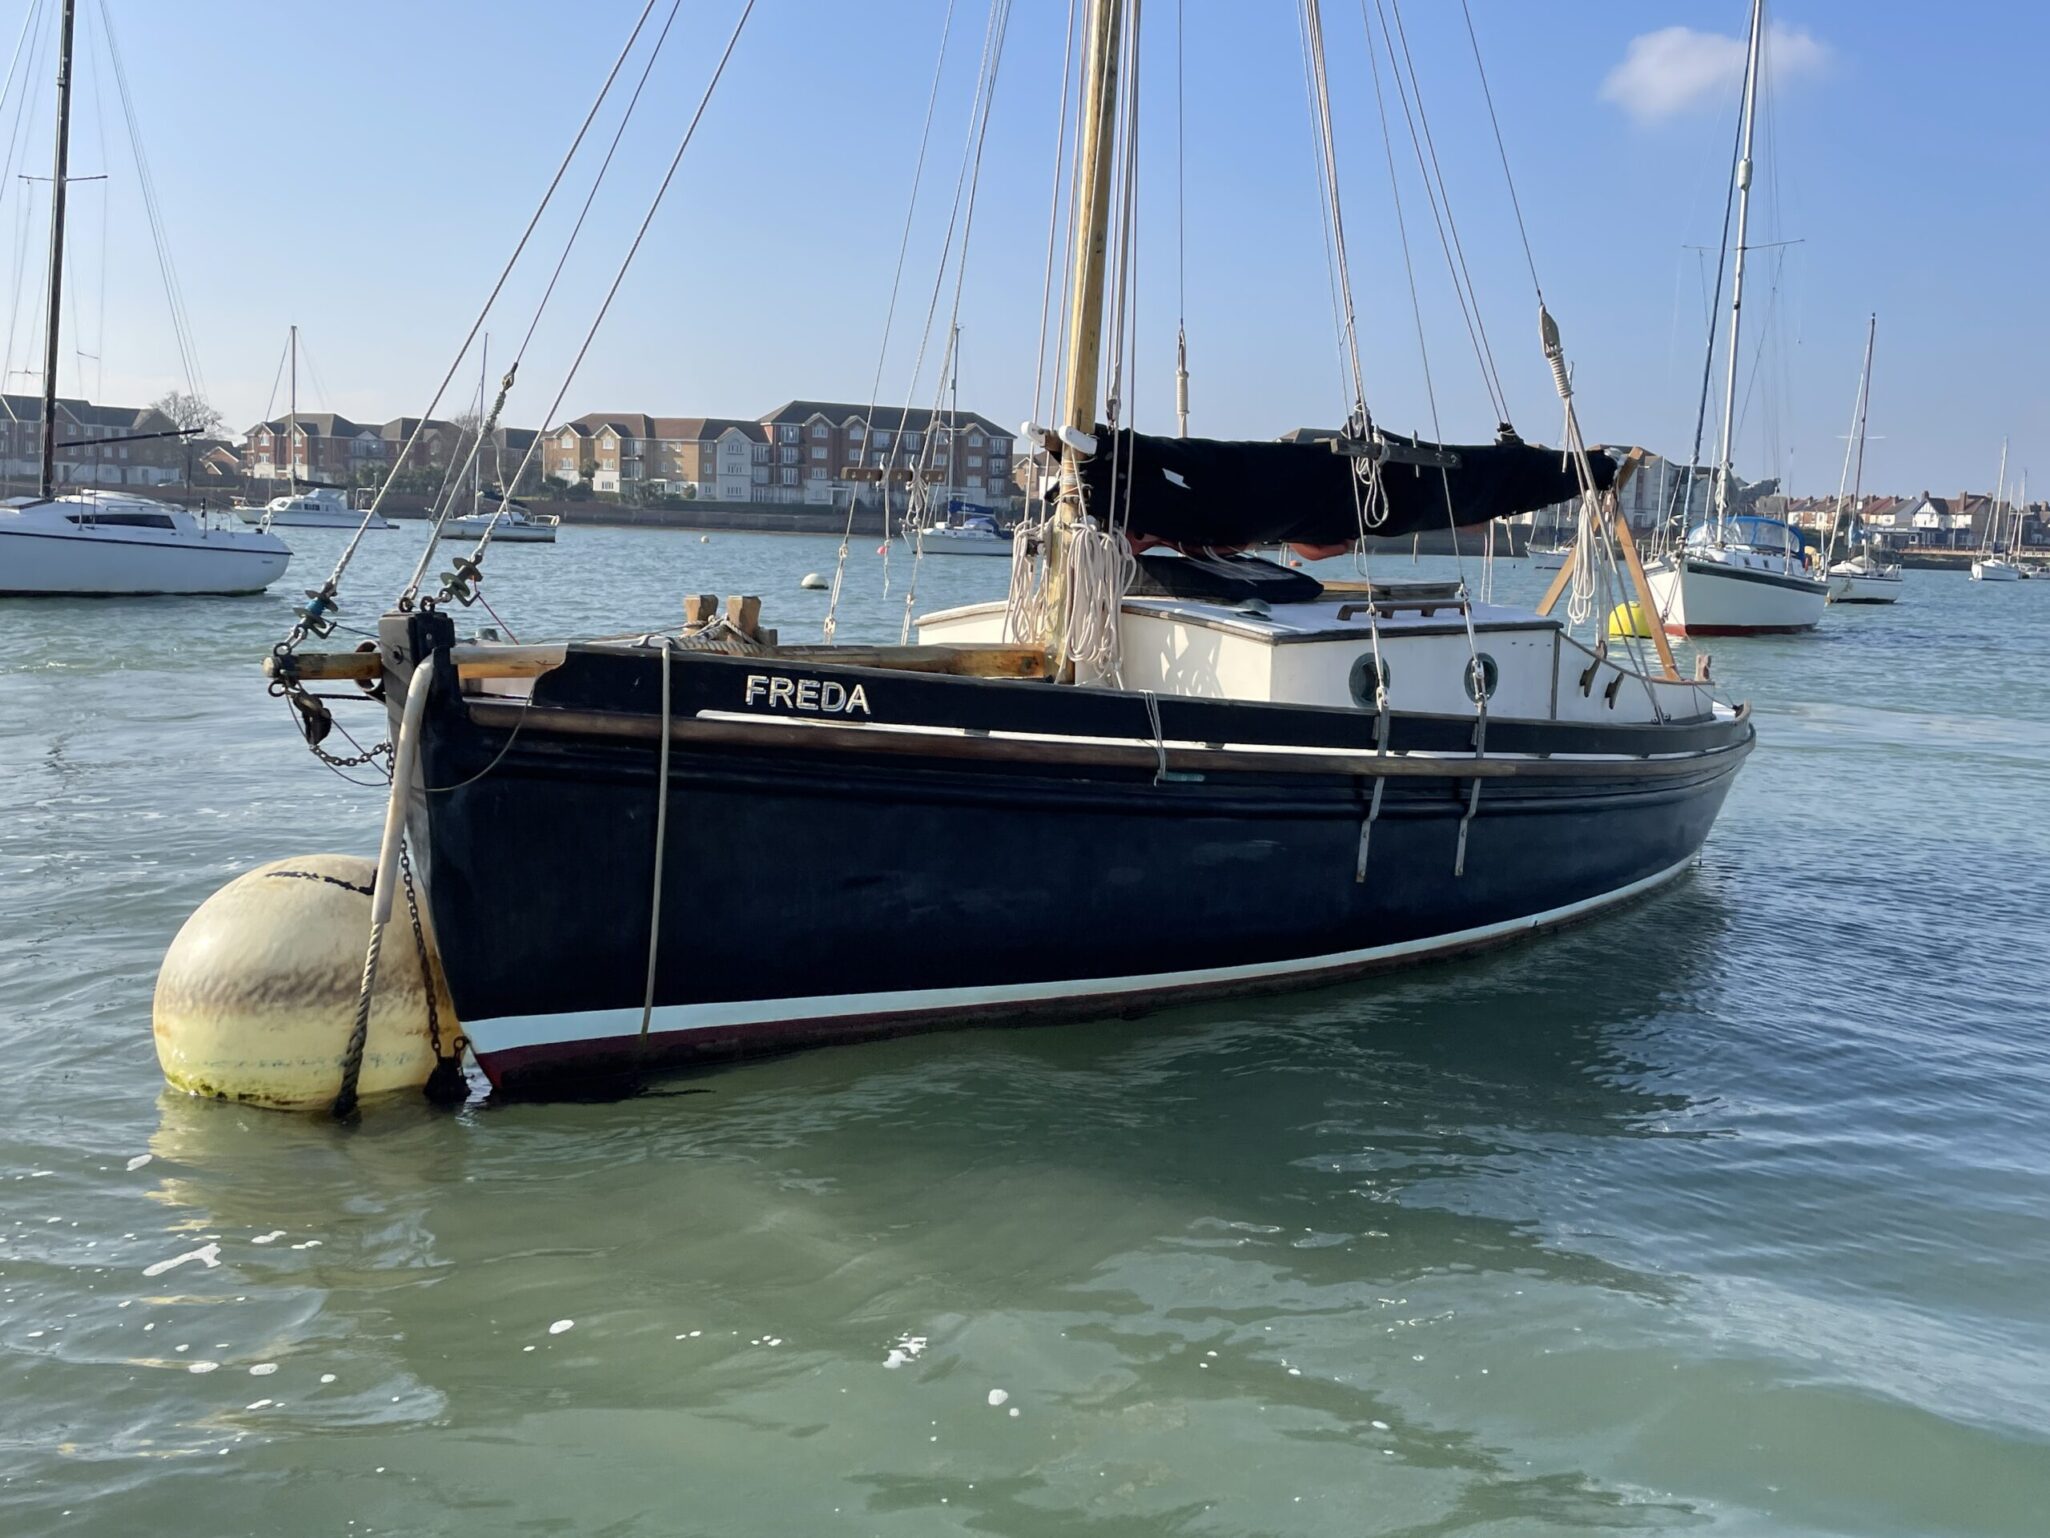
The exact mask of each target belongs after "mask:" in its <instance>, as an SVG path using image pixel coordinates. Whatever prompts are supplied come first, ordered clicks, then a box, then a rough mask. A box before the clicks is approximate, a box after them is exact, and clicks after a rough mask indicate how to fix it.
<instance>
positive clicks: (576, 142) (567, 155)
mask: <svg viewBox="0 0 2050 1538" xmlns="http://www.w3.org/2000/svg"><path fill="white" fill-rule="evenodd" d="M654 9H655V0H645V4H643V6H642V7H641V14H640V15H639V17H637V18H636V19H635V21H634V25H633V30H632V31H631V32H629V33H628V34H627V39H626V43H625V45H624V46H623V47H622V48H621V49H620V51H619V56H618V57H617V58H616V59H614V60H613V61H612V68H611V69H610V70H609V71H607V73H606V76H605V80H604V83H603V84H601V85H600V86H599V87H598V94H597V96H596V97H595V98H594V99H593V100H592V102H591V106H590V110H589V111H587V112H586V113H585V114H584V120H583V122H582V123H581V124H580V125H579V126H578V128H577V132H576V137H575V138H573V139H571V140H570V145H569V148H568V149H567V150H566V151H564V153H563V157H562V161H561V163H560V164H559V165H557V166H556V168H555V175H554V176H553V177H551V178H550V179H549V182H548V186H547V188H546V189H545V190H544V191H543V192H542V194H541V200H540V202H539V203H537V204H536V205H535V207H534V212H533V214H532V215H531V216H530V217H529V218H528V220H527V227H526V229H525V230H523V231H522V232H521V233H520V238H519V240H518V242H517V243H515V245H514V246H513V251H512V255H511V256H509V257H507V258H506V262H505V266H504V267H503V268H502V269H500V271H499V274H498V281H497V282H495V283H494V284H492V286H491V292H490V293H489V294H488V295H486V296H485V300H484V304H483V307H482V308H481V309H480V310H479V311H478V313H477V319H476V320H475V322H474V323H472V325H471V327H470V331H469V334H468V335H467V336H465V337H464V338H463V345H462V348H461V350H460V351H458V353H457V354H456V358H455V361H454V362H453V363H451V364H450V365H449V368H448V373H447V374H445V375H444V376H443V377H442V381H441V386H440V388H439V389H437V390H436V391H435V392H434V399H433V400H431V401H429V402H428V404H427V410H426V411H425V412H423V413H422V414H421V418H420V426H419V427H415V428H414V429H413V432H412V434H411V436H409V437H408V438H407V439H406V442H405V446H404V447H403V448H401V449H400V450H399V453H398V457H397V458H396V459H394V460H393V461H392V469H391V474H390V475H388V476H387V477H386V478H385V481H384V484H383V485H382V486H380V487H379V488H378V492H377V495H376V496H375V497H373V498H372V499H371V502H370V506H369V507H368V508H367V509H365V511H364V514H363V521H362V522H361V523H359V524H358V525H357V526H356V532H355V534H354V535H352V536H351V537H350V540H349V543H348V544H347V545H346V546H344V547H343V549H342V553H341V555H340V557H339V558H337V560H336V561H335V565H334V570H333V571H331V572H330V573H329V574H328V579H327V582H326V583H325V584H324V585H323V586H322V587H321V589H320V590H319V592H318V593H317V594H316V595H315V596H314V598H313V599H312V600H311V601H310V603H309V604H308V606H307V609H305V610H302V611H301V619H300V621H299V623H297V624H295V625H294V626H293V627H292V629H291V632H290V633H289V634H288V635H287V636H286V637H285V639H284V641H282V642H281V643H280V650H282V651H287V652H289V651H290V650H291V649H292V648H293V647H294V646H296V645H298V644H299V642H300V641H302V640H304V639H305V637H306V636H307V635H308V634H309V633H310V631H311V629H312V626H313V625H315V624H318V623H320V622H321V619H322V616H323V615H324V614H325V613H326V612H328V610H330V609H332V607H333V601H334V595H335V590H336V589H337V588H338V587H339V586H340V585H341V580H342V575H343V573H344V572H346V571H347V570H348V567H349V562H350V561H351V560H353V559H354V558H355V555H356V550H357V547H358V546H359V545H361V544H362V542H363V536H364V534H365V533H366V532H367V531H368V530H369V528H370V521H371V517H372V515H373V514H375V513H376V512H377V511H378V508H379V507H380V505H381V504H382V503H383V501H384V498H385V495H386V493H388V492H389V491H390V490H391V485H392V481H393V479H394V478H396V476H397V475H398V472H399V469H400V468H401V467H402V466H403V465H404V464H405V462H406V457H407V455H408V454H410V453H411V452H412V448H413V445H414V443H415V442H416V441H417V440H418V439H419V436H420V431H421V428H422V427H424V426H425V425H426V422H427V419H428V418H429V417H431V416H433V415H434V411H435V408H436V407H437V406H439V405H440V404H441V398H442V396H443V395H444V394H445V393H446V392H447V390H448V387H449V385H450V383H451V382H452V381H453V380H454V379H455V377H456V370H458V369H459V368H461V367H462V365H463V359H464V358H465V357H466V356H468V354H469V351H470V344H471V343H472V342H474V341H475V340H476V339H477V333H478V332H480V331H482V330H483V329H484V321H485V317H486V316H488V315H489V314H490V313H491V307H492V305H494V304H495V303H497V301H498V296H499V293H500V292H501V291H502V290H503V289H504V288H505V284H506V280H507V279H508V278H510V277H511V276H512V271H513V267H514V266H515V265H516V264H517V263H518V261H519V259H520V255H521V253H522V252H524V251H525V250H526V249H527V242H528V241H529V240H530V239H532V238H533V234H534V229H535V226H537V225H538V224H540V222H541V216H542V215H543V214H544V213H546V212H547V210H548V205H549V203H550V202H551V201H552V200H553V199H554V197H555V191H556V188H557V187H559V186H560V185H561V184H562V178H563V176H564V174H565V173H566V172H567V171H568V170H569V167H570V162H571V161H572V160H573V159H574V158H575V157H576V153H577V150H578V149H579V148H580V147H581V146H582V145H583V142H584V135H585V134H587V133H589V132H590V129H591V124H592V123H593V122H594V121H595V120H596V119H597V116H598V112H599V109H600V108H601V107H603V106H604V104H605V98H606V97H607V96H609V95H610V94H611V92H612V85H613V82H614V81H615V80H616V79H617V78H618V77H619V71H620V67H621V66H622V65H623V64H625V63H626V60H627V57H628V55H629V54H631V53H632V52H633V46H634V43H635V42H636V41H637V40H638V39H639V37H640V35H641V29H642V28H643V27H644V26H646V25H647V21H648V17H649V15H650V14H651V13H652V12H653V11H654ZM535 441H536V442H537V443H538V442H539V441H540V440H539V438H536V440H535Z"/></svg>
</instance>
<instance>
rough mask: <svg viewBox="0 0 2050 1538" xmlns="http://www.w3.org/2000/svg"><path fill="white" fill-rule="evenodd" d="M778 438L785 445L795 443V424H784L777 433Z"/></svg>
mask: <svg viewBox="0 0 2050 1538" xmlns="http://www.w3.org/2000/svg"><path fill="white" fill-rule="evenodd" d="M778 436H779V437H780V438H781V439H782V441H783V442H785V443H795V442H796V441H797V424H796V423H795V422H790V423H786V424H785V425H784V426H783V427H782V428H781V429H780V430H779V431H778Z"/></svg>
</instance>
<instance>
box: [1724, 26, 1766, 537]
mask: <svg viewBox="0 0 2050 1538" xmlns="http://www.w3.org/2000/svg"><path fill="white" fill-rule="evenodd" d="M1764 27H1765V0H1751V46H1750V49H1749V51H1748V52H1747V53H1746V54H1745V58H1744V147H1743V149H1742V150H1741V151H1740V152H1739V153H1738V156H1737V262H1736V273H1735V275H1734V276H1733V277H1732V278H1731V279H1730V356H1729V358H1728V359H1727V360H1726V362H1727V366H1728V369H1729V373H1728V375H1727V377H1726V380H1725V383H1724V386H1723V435H1722V452H1721V453H1720V454H1719V455H1718V456H1717V458H1718V463H1717V466H1716V484H1715V526H1716V532H1717V535H1718V537H1720V535H1721V533H1722V528H1723V523H1724V521H1725V520H1726V519H1727V518H1728V517H1729V515H1730V460H1731V457H1732V455H1733V454H1734V453H1735V451H1736V446H1735V445H1734V444H1733V443H1732V442H1731V441H1730V439H1731V436H1732V435H1733V434H1734V433H1735V431H1736V426H1737V336H1738V332H1739V330H1740V329H1741V326H1742V323H1743V318H1744V251H1745V243H1746V241H1747V239H1748V238H1749V231H1750V228H1751V135H1752V130H1753V129H1754V128H1755V127H1756V126H1757V120H1758V113H1757V109H1758V51H1759V47H1760V44H1761V41H1762V37H1763V33H1764Z"/></svg>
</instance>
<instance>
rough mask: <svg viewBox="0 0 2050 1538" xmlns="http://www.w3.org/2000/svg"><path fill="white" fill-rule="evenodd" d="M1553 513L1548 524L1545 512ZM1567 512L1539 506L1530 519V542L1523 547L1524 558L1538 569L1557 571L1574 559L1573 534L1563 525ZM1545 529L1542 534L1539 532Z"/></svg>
mask: <svg viewBox="0 0 2050 1538" xmlns="http://www.w3.org/2000/svg"><path fill="white" fill-rule="evenodd" d="M1548 512H1549V513H1550V514H1551V515H1552V518H1551V521H1550V524H1549V526H1546V522H1545V514H1546V513H1548ZM1564 517H1565V514H1564V513H1563V512H1562V511H1561V510H1560V509H1559V508H1539V509H1538V511H1537V512H1536V513H1535V514H1534V515H1533V516H1532V518H1531V521H1530V542H1529V543H1528V544H1526V545H1525V546H1524V547H1523V555H1524V559H1525V560H1527V561H1529V562H1530V564H1531V567H1532V568H1533V569H1534V570H1537V571H1557V570H1559V569H1560V568H1561V567H1562V566H1564V565H1565V564H1566V563H1567V562H1568V561H1570V560H1572V559H1573V536H1572V534H1571V533H1569V532H1568V531H1567V529H1566V528H1564V527H1563V520H1564ZM1540 528H1543V529H1544V532H1543V534H1542V535H1540V533H1539V532H1538V531H1539V529H1540Z"/></svg>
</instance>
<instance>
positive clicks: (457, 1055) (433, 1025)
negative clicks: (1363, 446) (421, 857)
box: [399, 843, 470, 1106]
mask: <svg viewBox="0 0 2050 1538" xmlns="http://www.w3.org/2000/svg"><path fill="white" fill-rule="evenodd" d="M399 876H400V878H401V879H402V880H403V881H404V882H405V884H406V916H407V917H408V918H409V919H411V920H412V923H413V951H414V954H415V955H417V956H418V957H419V958H420V986H421V987H422V988H423V989H424V990H425V991H426V994H427V1044H428V1046H430V1047H431V1048H433V1050H434V1071H433V1072H432V1073H430V1074H429V1075H428V1076H427V1082H426V1084H424V1085H423V1086H421V1091H420V1092H421V1093H422V1094H423V1095H425V1096H426V1097H427V1100H428V1102H429V1103H430V1104H432V1105H448V1106H454V1105H461V1104H462V1103H463V1102H464V1101H465V1100H467V1099H469V1098H470V1082H469V1080H468V1079H466V1078H464V1077H463V1048H464V1047H466V1046H468V1045H469V1044H470V1043H469V1038H468V1037H466V1036H464V1035H462V1034H461V1033H460V1032H458V1033H457V1034H456V1036H455V1038H454V1039H453V1040H452V1041H450V1042H449V1044H448V1050H447V1051H445V1052H444V1051H443V1050H442V1045H441V1006H440V1004H439V1003H438V1002H436V995H437V990H436V988H435V986H434V968H433V967H432V966H431V965H430V964H429V962H428V959H427V932H426V930H425V929H424V928H422V926H421V923H420V894H419V891H418V890H417V889H416V888H415V886H414V884H413V855H412V850H411V848H410V847H409V845H407V844H404V843H401V844H400V845H399Z"/></svg>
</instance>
